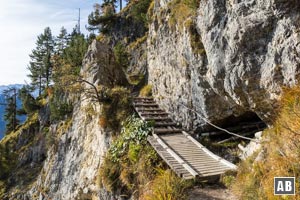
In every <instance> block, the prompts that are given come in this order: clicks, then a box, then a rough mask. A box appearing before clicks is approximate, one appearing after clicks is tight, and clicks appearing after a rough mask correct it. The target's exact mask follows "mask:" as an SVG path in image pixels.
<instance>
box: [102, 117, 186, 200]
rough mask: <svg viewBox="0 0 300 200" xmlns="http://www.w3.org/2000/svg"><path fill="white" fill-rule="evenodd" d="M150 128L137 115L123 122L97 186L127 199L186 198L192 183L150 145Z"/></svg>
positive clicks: (105, 159) (106, 157)
mask: <svg viewBox="0 0 300 200" xmlns="http://www.w3.org/2000/svg"><path fill="white" fill-rule="evenodd" d="M151 129H152V126H151V123H146V122H144V121H143V120H141V119H139V118H137V117H136V116H134V115H133V116H130V117H128V118H127V120H125V121H124V123H123V124H122V130H121V135H119V136H118V137H117V138H116V139H115V140H114V142H113V143H112V145H111V146H110V148H109V150H108V152H107V154H106V156H105V158H104V161H103V164H102V166H101V168H100V170H99V177H98V185H99V186H100V187H104V188H105V189H106V190H108V191H111V192H114V193H117V194H120V195H122V196H124V195H125V196H127V197H128V198H129V197H131V196H133V197H135V198H137V199H138V198H143V199H149V200H150V199H184V198H185V197H186V196H185V193H184V191H185V190H186V189H187V188H188V187H189V186H190V184H191V182H187V181H183V180H181V178H179V177H177V176H176V175H175V174H174V173H173V172H171V171H169V170H167V167H166V165H165V164H164V163H163V162H162V160H161V159H160V158H159V156H158V155H157V153H156V152H155V151H154V149H153V148H152V147H151V146H150V145H149V144H148V142H147V136H148V134H150V132H151Z"/></svg>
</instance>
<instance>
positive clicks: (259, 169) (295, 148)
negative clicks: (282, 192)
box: [232, 86, 300, 200]
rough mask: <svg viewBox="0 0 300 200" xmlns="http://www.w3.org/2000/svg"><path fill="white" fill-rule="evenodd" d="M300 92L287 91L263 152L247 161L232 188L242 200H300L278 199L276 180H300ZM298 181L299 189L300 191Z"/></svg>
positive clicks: (265, 140)
mask: <svg viewBox="0 0 300 200" xmlns="http://www.w3.org/2000/svg"><path fill="white" fill-rule="evenodd" d="M299 96H300V88H299V86H297V87H294V88H292V89H284V94H283V96H282V98H281V101H280V104H281V108H280V111H279V114H278V117H277V118H276V120H275V122H274V124H273V126H272V127H271V128H269V129H267V130H265V131H264V133H263V135H264V137H263V141H262V148H261V149H260V150H259V151H258V152H257V153H256V154H254V155H253V156H251V157H250V158H248V159H247V160H246V161H243V162H242V163H241V164H240V166H239V171H238V175H237V178H236V180H235V183H234V184H233V186H232V188H233V191H234V192H235V193H236V194H237V195H238V197H239V198H240V199H249V200H250V199H251V200H252V199H270V200H273V199H297V198H299V194H297V193H296V196H274V188H273V186H274V177H299V176H300V163H299V157H300V154H299V152H300V146H299V144H300V132H299V130H300V118H299V116H300V99H299ZM299 186H300V185H299V181H296V188H299Z"/></svg>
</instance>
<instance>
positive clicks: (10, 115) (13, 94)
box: [3, 88, 20, 134]
mask: <svg viewBox="0 0 300 200" xmlns="http://www.w3.org/2000/svg"><path fill="white" fill-rule="evenodd" d="M3 94H4V97H5V105H6V107H5V113H4V120H5V121H6V134H8V133H10V132H11V131H15V130H16V127H17V126H18V125H19V123H20V121H19V120H18V119H17V112H18V110H17V109H18V108H17V89H16V88H8V89H6V90H4V91H3Z"/></svg>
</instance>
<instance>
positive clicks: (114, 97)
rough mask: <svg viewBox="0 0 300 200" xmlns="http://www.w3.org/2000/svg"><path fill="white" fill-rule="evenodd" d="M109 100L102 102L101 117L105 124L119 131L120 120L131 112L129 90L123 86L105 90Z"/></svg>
mask: <svg viewBox="0 0 300 200" xmlns="http://www.w3.org/2000/svg"><path fill="white" fill-rule="evenodd" d="M107 95H108V99H110V101H109V102H106V103H104V104H103V108H102V110H101V117H102V118H105V119H106V126H107V127H110V128H111V129H113V130H114V131H119V130H120V127H121V122H122V121H124V120H125V119H126V118H127V117H128V116H130V114H131V113H132V108H131V98H130V91H129V90H128V89H126V88H124V87H114V88H112V89H110V90H109V91H108V92H107Z"/></svg>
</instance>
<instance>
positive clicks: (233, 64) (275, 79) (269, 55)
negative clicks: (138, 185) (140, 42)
mask: <svg viewBox="0 0 300 200" xmlns="http://www.w3.org/2000/svg"><path fill="white" fill-rule="evenodd" d="M299 5H300V3H299V2H297V1H271V0H270V1H224V0H208V1H201V2H200V7H199V8H198V10H197V17H196V19H195V18H192V19H189V20H192V21H193V23H194V24H195V26H196V30H197V32H196V33H191V32H190V31H188V28H186V27H187V26H183V28H181V30H180V27H178V26H177V27H176V28H175V29H174V28H173V29H172V28H170V26H169V25H168V21H169V20H170V19H171V17H172V16H170V12H164V10H167V9H168V3H166V2H165V1H156V2H155V8H154V11H155V14H154V15H155V20H154V22H153V23H152V24H151V25H150V31H149V38H148V63H149V66H148V70H149V82H150V83H152V85H153V87H154V93H155V97H156V98H157V99H158V100H159V101H160V103H161V104H162V105H163V106H164V107H165V108H166V109H167V110H168V111H169V112H170V113H173V115H174V117H175V118H177V119H178V120H179V121H182V122H183V123H184V125H186V126H188V127H194V128H195V127H197V126H198V125H201V124H203V121H201V119H199V118H198V117H197V116H194V115H191V114H188V112H187V110H185V109H184V108H182V106H180V103H183V104H185V105H187V106H189V107H190V108H192V109H194V110H196V111H198V112H200V113H202V114H203V115H204V116H205V117H206V118H208V119H210V120H211V121H215V122H220V121H222V120H226V118H228V117H231V116H237V117H238V116H242V115H243V114H245V113H249V111H250V112H252V113H253V112H254V113H256V114H257V115H258V116H259V117H260V118H261V119H263V120H264V121H266V122H269V121H270V120H271V119H272V117H274V113H273V111H274V109H275V108H276V104H275V102H276V100H277V99H278V98H279V96H280V94H281V87H282V86H292V85H295V84H297V83H298V81H299V67H300V65H299V59H300V58H299V55H300V46H299V41H300V35H299V30H300V29H299V28H300V23H299V17H300V16H299V13H297V10H298V9H299ZM161 19H165V20H166V21H165V23H161V21H160V20H161ZM186 22H187V21H185V23H186ZM195 34H198V35H199V37H200V38H201V41H202V43H203V52H201V53H200V54H199V53H198V54H197V53H196V54H195V53H194V52H193V50H192V43H191V42H190V41H191V39H192V37H195ZM190 119H195V121H194V124H191V123H189V122H190V121H191V120H190Z"/></svg>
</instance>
